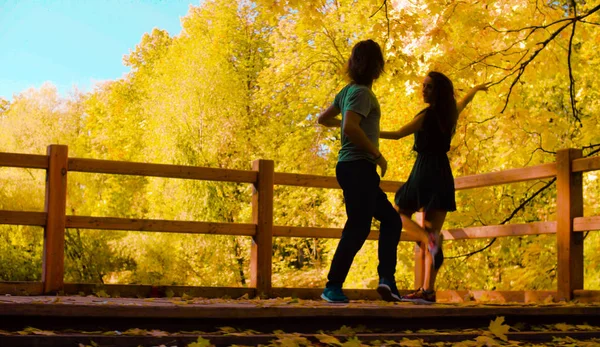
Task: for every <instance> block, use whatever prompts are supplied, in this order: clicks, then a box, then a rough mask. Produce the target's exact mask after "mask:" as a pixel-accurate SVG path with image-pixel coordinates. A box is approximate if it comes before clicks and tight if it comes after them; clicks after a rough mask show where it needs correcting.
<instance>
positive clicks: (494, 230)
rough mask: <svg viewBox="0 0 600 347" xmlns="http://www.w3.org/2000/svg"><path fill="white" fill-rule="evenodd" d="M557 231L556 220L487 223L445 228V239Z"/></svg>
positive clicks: (551, 232) (481, 237)
mask: <svg viewBox="0 0 600 347" xmlns="http://www.w3.org/2000/svg"><path fill="white" fill-rule="evenodd" d="M554 233H556V222H533V223H527V224H504V225H487V226H480V227H468V228H458V229H450V230H443V231H442V234H443V235H444V240H464V239H485V238H492V237H504V236H522V235H540V234H554Z"/></svg>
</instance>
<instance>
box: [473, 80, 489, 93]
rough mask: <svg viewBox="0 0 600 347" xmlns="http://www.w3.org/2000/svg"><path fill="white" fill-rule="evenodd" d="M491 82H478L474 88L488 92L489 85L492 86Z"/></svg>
mask: <svg viewBox="0 0 600 347" xmlns="http://www.w3.org/2000/svg"><path fill="white" fill-rule="evenodd" d="M490 84H491V82H485V83H482V84H478V85H476V86H475V87H473V89H475V90H476V91H478V92H479V91H484V92H487V91H488V87H489V86H490Z"/></svg>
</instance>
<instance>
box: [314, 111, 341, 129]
mask: <svg viewBox="0 0 600 347" xmlns="http://www.w3.org/2000/svg"><path fill="white" fill-rule="evenodd" d="M338 114H340V109H339V108H337V107H335V106H334V105H331V106H329V107H328V108H327V109H326V110H325V111H323V113H321V114H320V115H319V118H318V119H317V121H318V122H319V124H321V125H324V126H326V127H329V128H334V127H338V128H339V127H341V126H342V120H341V119H339V118H335V117H337V115H338Z"/></svg>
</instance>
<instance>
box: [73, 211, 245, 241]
mask: <svg viewBox="0 0 600 347" xmlns="http://www.w3.org/2000/svg"><path fill="white" fill-rule="evenodd" d="M66 227H67V228H81V229H100V230H128V231H160V232H167V233H184V234H217V235H238V236H253V235H254V234H255V233H256V225H254V224H242V223H211V222H188V221H172V220H158V219H131V218H112V217H86V216H67V221H66Z"/></svg>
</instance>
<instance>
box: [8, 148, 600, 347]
mask: <svg viewBox="0 0 600 347" xmlns="http://www.w3.org/2000/svg"><path fill="white" fill-rule="evenodd" d="M0 166H4V167H16V168H29V169H40V170H45V171H46V173H47V177H46V196H45V208H44V211H43V212H36V211H6V210H0V224H13V225H33V226H41V227H43V228H44V244H43V252H44V253H43V265H42V266H43V268H42V281H41V282H0V294H6V295H11V296H10V297H8V296H7V297H4V298H3V299H2V300H0V316H2V317H3V318H2V321H3V322H8V320H6V319H5V318H10V322H12V323H14V324H16V325H18V326H21V327H22V326H25V325H26V323H29V324H28V325H34V324H35V322H37V323H39V324H40V325H44V324H45V323H44V322H46V323H47V322H48V320H47V318H48V317H54V322H56V323H57V322H59V321H60V320H61V319H62V320H64V321H65V322H73V320H75V321H76V322H78V323H80V324H84V323H85V321H86V319H88V320H89V319H95V320H94V322H96V323H97V322H98V321H99V320H102V322H104V323H102V324H106V326H110V325H111V324H112V323H115V324H117V322H121V320H127V319H136V322H137V323H138V324H142V323H143V322H142V321H144V320H148V319H150V318H169V319H173V320H174V321H177V322H180V323H181V321H182V320H186V321H189V320H190V319H191V320H193V321H194V322H201V321H203V319H210V320H211V322H217V321H218V322H223V321H225V320H228V319H242V318H248V317H255V318H257V319H258V318H262V319H263V320H260V319H259V320H258V321H261V322H262V323H261V324H263V325H264V324H267V323H268V324H274V323H273V322H274V321H277V323H278V324H279V325H281V324H283V322H282V320H281V318H286V320H288V321H294V322H296V323H298V320H299V319H300V320H301V319H304V320H303V322H304V323H303V324H307V326H312V325H314V324H312V323H307V321H312V319H308V320H307V317H317V318H318V317H320V318H318V319H317V318H315V320H314V321H315V322H327V321H330V320H331V319H330V318H332V317H345V318H343V319H337V318H336V322H343V321H346V320H347V321H348V322H356V321H369V320H373V321H374V322H375V321H376V322H379V323H377V324H379V325H381V324H382V323H381V322H382V321H388V322H395V324H400V323H401V324H404V325H406V326H408V325H410V324H409V323H410V322H412V323H413V324H417V323H419V322H421V323H422V322H423V319H427V321H428V322H432V321H434V320H436V319H437V318H435V317H439V316H440V315H450V316H453V317H462V319H463V321H469V322H473V321H477V320H479V322H480V323H481V318H483V317H485V318H486V319H487V318H491V317H494V316H497V315H504V316H507V317H513V319H515V320H518V319H523V317H530V318H532V317H537V318H536V319H549V320H551V321H556V320H560V319H563V320H564V319H565V318H566V317H567V316H568V317H570V318H569V319H570V320H573V321H577V320H579V321H586V322H589V321H590V320H592V321H594V320H597V317H600V304H599V305H596V304H591V305H588V306H577V305H571V306H564V307H562V306H561V307H556V306H552V305H549V306H542V307H539V306H531V305H527V304H519V305H512V306H510V305H509V306H486V307H477V308H475V307H471V308H469V307H464V306H452V305H451V304H450V305H449V306H447V307H446V306H445V307H440V306H441V305H435V307H433V308H424V307H419V308H418V309H416V308H415V306H413V305H407V304H396V305H392V306H389V307H386V308H381V306H380V305H376V306H370V305H372V304H370V303H369V301H365V302H360V303H358V304H356V305H358V306H356V307H355V306H352V305H355V304H350V306H348V305H343V306H335V307H332V306H331V305H324V304H323V303H319V302H318V301H314V302H313V301H306V302H305V305H300V306H298V305H279V304H273V305H271V306H272V307H269V308H265V306H264V303H263V304H259V303H247V302H245V301H244V300H242V301H237V302H235V301H234V302H230V303H222V302H212V303H211V302H210V300H211V298H222V297H224V296H228V297H230V298H234V299H235V298H254V297H262V298H264V299H263V301H264V302H268V298H286V297H294V298H299V299H300V300H305V299H307V300H310V299H316V298H318V296H319V294H320V292H321V290H322V289H321V288H278V287H273V286H272V283H271V276H272V273H271V271H272V270H271V266H272V244H273V238H274V237H310V238H339V237H340V235H341V229H338V228H320V227H296V226H278V225H273V190H274V186H275V185H287V186H300V187H315V188H329V189H339V186H338V184H337V181H336V179H335V177H326V176H316V175H305V174H290V173H279V172H274V163H273V161H270V160H256V161H254V162H253V163H252V170H249V171H245V170H229V169H217V168H206V167H190V166H180V165H163V164H148V163H134V162H121V161H109V160H94V159H82V158H70V157H69V156H68V148H67V147H66V146H62V145H51V146H49V147H48V151H47V155H32V154H17V153H0ZM594 170H600V157H591V158H582V152H581V150H578V149H564V150H560V151H558V153H557V155H556V161H555V162H554V163H548V164H542V165H536V166H530V167H525V168H519V169H511V170H504V171H499V172H492V173H486V174H479V175H472V176H464V177H458V178H456V180H455V186H456V189H473V188H479V187H487V186H494V185H501V184H507V183H513V182H522V181H529V180H537V179H545V178H556V185H557V206H556V211H557V220H556V221H543V222H535V223H527V224H506V225H493V226H481V227H468V228H460V229H451V230H445V231H443V233H444V237H445V239H446V240H460V239H477V238H492V237H509V236H522V235H537V234H555V235H556V242H557V254H558V257H557V269H558V271H557V276H558V280H557V288H556V290H549V291H438V293H437V297H438V301H439V302H447V303H453V302H461V301H463V298H464V297H465V294H467V293H469V294H470V295H472V296H474V297H475V299H477V298H478V297H479V296H482V295H485V296H486V297H487V298H489V299H490V300H491V301H493V302H494V303H496V304H497V305H500V304H502V303H515V302H517V303H528V302H543V301H544V300H546V299H547V298H549V296H552V298H553V299H555V300H559V301H569V300H573V299H576V300H577V302H579V303H597V302H600V291H592V290H584V289H583V288H584V286H583V278H584V276H583V274H584V262H583V232H585V231H590V230H600V216H592V217H583V184H582V173H583V172H588V171H594ZM69 172H87V173H101V174H120V175H138V176H153V177H167V178H180V179H192V180H211V181H222V182H237V183H248V184H252V185H253V187H254V189H253V193H252V223H247V224H240V223H213V222H199V221H171V220H150V219H129V218H111V217H91V216H79V215H67V214H66V199H67V181H68V180H67V178H68V174H69ZM401 184H402V183H401V182H393V181H382V182H381V187H382V189H383V190H384V191H386V192H395V191H396V190H397V189H398V187H400V185H401ZM66 228H81V229H99V230H127V231H141V232H169V233H193V234H219V235H237V236H248V237H251V238H252V240H253V242H252V247H251V262H250V278H251V281H250V286H249V287H243V288H242V287H240V288H233V287H189V286H143V285H110V284H107V285H103V290H104V291H105V292H106V293H107V294H108V295H111V294H114V293H119V295H120V296H121V297H130V298H135V297H161V296H164V294H165V293H166V292H167V291H169V292H172V293H174V295H175V296H176V297H181V296H184V294H185V295H187V296H189V297H194V298H204V299H202V300H208V301H205V302H201V303H199V304H196V303H195V302H191V305H189V306H185V307H184V306H183V305H178V304H176V303H172V302H171V303H167V302H165V303H163V304H158V303H154V302H151V303H148V302H144V301H141V304H140V302H137V303H136V301H135V300H136V299H106V300H102V299H97V300H100V301H101V302H105V301H106V302H107V303H108V302H112V304H106V305H98V304H97V303H95V302H94V301H93V300H92V299H87V300H88V301H86V299H85V298H81V299H78V297H74V296H64V297H63V296H61V297H55V296H52V297H48V296H47V295H55V294H57V293H61V294H64V295H74V294H77V293H81V292H83V293H85V294H91V293H93V292H94V291H95V290H96V288H97V287H96V285H94V284H84V283H65V282H64V246H65V229H66ZM377 237H378V232H377V231H376V230H374V231H372V232H371V234H370V235H369V239H371V240H376V239H377ZM402 241H413V242H416V240H411V239H410V238H407V237H406V235H405V234H403V238H402ZM424 259H425V247H424V245H419V244H417V246H416V247H415V287H418V286H419V284H420V283H422V278H423V271H424ZM345 292H346V294H347V295H348V297H349V298H350V299H353V300H377V299H378V296H377V294H376V292H375V290H370V289H348V290H345ZM402 292H408V290H405V291H402ZM24 294H27V295H37V297H36V296H33V297H31V296H30V297H25V296H22V295H24ZM44 295H46V296H44ZM56 298H62V299H60V301H62V302H61V303H62V305H44V304H48V303H56V302H50V301H51V300H56ZM115 300H116V301H115ZM119 300H120V301H119ZM127 300H129V301H127ZM137 300H138V301H140V300H142V299H137ZM156 300H159V299H156ZM144 303H146V305H144ZM252 305H254V306H252ZM278 305H279V306H283V307H279V306H278ZM315 305H316V306H315ZM361 305H362V306H361ZM40 317H42V318H41V319H40ZM519 317H521V318H519ZM59 318H60V319H59ZM36 319H37V320H36ZM528 319H529V318H528ZM160 321H161V322H162V323H161V324H163V325H164V324H166V323H164V320H163V319H160ZM258 321H257V322H258ZM484 321H485V320H484ZM111 322H112V323H111ZM240 322H241V321H239V320H238V323H237V324H241V323H240ZM269 322H270V323H269ZM486 322H488V321H486ZM454 323H455V324H459V320H454ZM3 324H7V323H3ZM57 324H58V323H57ZM65 324H67V323H65ZM90 324H91V323H90ZM211 324H212V323H211ZM311 324H312V325H311ZM323 324H324V323H323ZM461 324H462V323H461ZM599 324H600V322H599ZM8 325H10V324H8ZM8 325H6V326H8ZM149 325H152V324H149ZM34 326H35V325H34ZM13 328H15V329H16V327H13ZM596 334H598V336H600V328H599V329H598V331H596ZM9 337H10V336H9ZM9 337H6V338H5V339H4V340H2V339H1V338H0V340H2V341H5V342H6V343H9V340H7V339H8V338H9ZM11 338H12V337H11ZM10 341H12V342H10V344H11V345H13V344H14V345H18V342H15V341H16V340H14V341H13V340H10ZM21 341H24V340H21ZM44 341H46V343H49V342H47V341H50V340H49V339H46V340H44ZM65 341H66V340H65ZM69 341H70V340H69ZM257 341H258V340H257ZM27 343H32V342H31V341H29V342H27ZM37 343H39V344H38V345H40V346H41V345H44V342H40V341H38V342H36V344H37ZM132 343H133V342H132ZM236 343H237V342H236ZM109 344H110V343H109ZM223 344H227V343H225V342H224V343H223ZM23 345H24V344H23ZM115 345H116V344H115ZM123 345H126V344H123ZM134 345H135V344H134Z"/></svg>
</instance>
